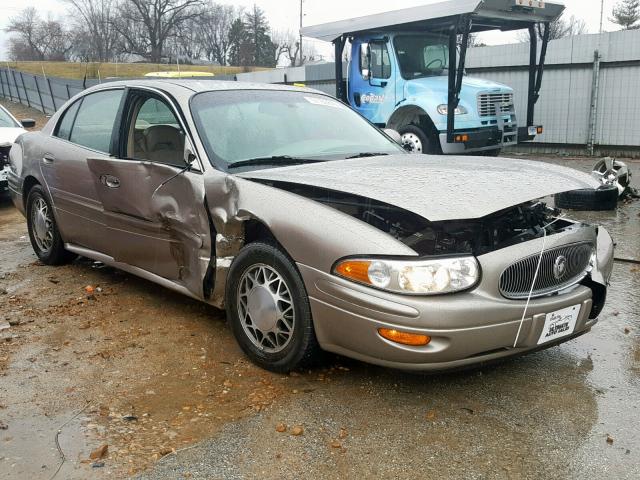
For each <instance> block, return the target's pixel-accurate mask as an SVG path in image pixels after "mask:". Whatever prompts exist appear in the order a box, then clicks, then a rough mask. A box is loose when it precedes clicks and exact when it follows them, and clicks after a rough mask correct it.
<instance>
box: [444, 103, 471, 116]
mask: <svg viewBox="0 0 640 480" xmlns="http://www.w3.org/2000/svg"><path fill="white" fill-rule="evenodd" d="M448 112H449V106H448V105H447V104H446V103H445V104H442V105H438V113H439V114H440V115H446V114H447V113H448ZM466 113H467V109H466V108H464V107H463V106H462V105H458V106H457V107H456V109H455V114H456V115H465V114H466Z"/></svg>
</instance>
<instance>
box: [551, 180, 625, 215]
mask: <svg viewBox="0 0 640 480" xmlns="http://www.w3.org/2000/svg"><path fill="white" fill-rule="evenodd" d="M555 206H556V207H557V208H565V209H568V210H591V211H604V210H615V209H616V208H617V206H618V189H617V188H616V187H615V186H611V185H603V186H602V187H600V188H598V189H597V190H590V189H583V190H572V191H570V192H564V193H558V194H556V195H555Z"/></svg>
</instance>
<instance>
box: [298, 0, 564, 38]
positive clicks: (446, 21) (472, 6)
mask: <svg viewBox="0 0 640 480" xmlns="http://www.w3.org/2000/svg"><path fill="white" fill-rule="evenodd" d="M530 4H531V5H535V6H529V5H530ZM563 11H564V5H562V4H560V3H550V2H545V1H541V0H535V1H534V0H531V1H530V0H448V1H446V2H440V3H433V4H431V5H422V6H420V7H412V8H404V9H402V10H395V11H391V12H385V13H378V14H375V15H367V16H364V17H358V18H351V19H348V20H341V21H338V22H331V23H325V24H322V25H316V26H311V27H305V28H303V29H302V30H301V33H302V35H303V36H305V37H309V38H315V39H318V40H324V41H327V42H333V41H335V40H336V39H338V38H340V37H341V36H344V35H346V36H350V35H357V34H360V33H368V32H380V33H384V32H388V31H403V32H407V31H416V32H421V31H425V30H430V31H436V30H448V29H449V28H450V27H451V26H452V25H456V24H458V23H460V22H459V20H460V19H461V17H462V16H470V17H471V20H472V23H473V25H472V28H471V32H470V33H476V32H484V31H488V30H502V31H511V30H521V29H526V28H528V27H529V26H530V25H531V24H536V23H546V22H552V21H553V20H555V19H556V18H558V17H559V16H560V15H561V14H562V12H563ZM458 33H459V34H462V33H463V31H462V30H460V31H458Z"/></svg>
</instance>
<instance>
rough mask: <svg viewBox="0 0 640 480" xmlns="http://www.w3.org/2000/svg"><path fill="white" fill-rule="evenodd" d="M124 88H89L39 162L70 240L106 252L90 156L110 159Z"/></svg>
mask: <svg viewBox="0 0 640 480" xmlns="http://www.w3.org/2000/svg"><path fill="white" fill-rule="evenodd" d="M123 96H124V89H123V88H119V89H112V90H104V91H99V92H95V93H90V94H88V95H86V96H84V97H82V98H80V99H78V100H77V101H76V102H75V103H73V104H72V105H70V106H69V107H68V108H67V110H66V111H65V112H64V114H63V115H62V116H61V118H60V121H59V122H58V124H57V125H56V128H55V129H54V133H53V135H52V136H51V137H49V138H47V141H46V142H44V145H43V149H42V151H41V152H38V153H39V154H41V158H40V166H41V172H42V176H43V178H44V179H45V183H46V186H47V188H48V190H49V194H50V195H51V198H52V200H53V204H54V208H55V210H56V218H57V220H58V224H59V225H58V226H59V228H60V231H61V233H62V237H63V238H64V239H65V241H66V242H69V243H73V244H75V245H79V246H82V247H85V248H89V249H91V250H97V251H100V252H104V250H105V248H106V244H105V243H104V235H103V234H102V231H103V228H104V217H103V215H102V208H101V204H100V200H99V198H98V193H97V191H96V188H95V184H94V182H93V174H92V173H91V170H90V169H89V166H88V163H87V159H88V158H90V157H91V158H102V159H107V158H109V155H110V151H111V142H112V138H113V132H114V128H115V123H116V117H117V113H118V110H119V108H120V103H121V101H122V99H123Z"/></svg>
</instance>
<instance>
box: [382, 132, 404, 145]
mask: <svg viewBox="0 0 640 480" xmlns="http://www.w3.org/2000/svg"><path fill="white" fill-rule="evenodd" d="M382 131H383V132H384V133H386V134H387V137H389V138H391V140H393V141H394V142H396V143H397V144H398V145H402V136H401V135H400V134H399V133H398V131H397V130H394V129H393V128H385V129H384V130H382Z"/></svg>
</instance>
